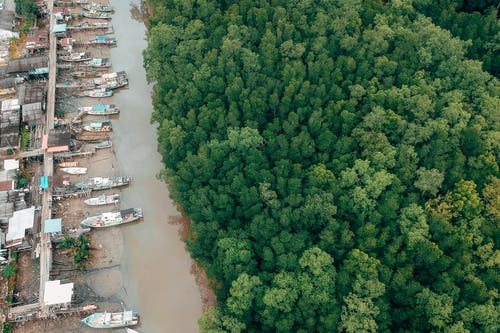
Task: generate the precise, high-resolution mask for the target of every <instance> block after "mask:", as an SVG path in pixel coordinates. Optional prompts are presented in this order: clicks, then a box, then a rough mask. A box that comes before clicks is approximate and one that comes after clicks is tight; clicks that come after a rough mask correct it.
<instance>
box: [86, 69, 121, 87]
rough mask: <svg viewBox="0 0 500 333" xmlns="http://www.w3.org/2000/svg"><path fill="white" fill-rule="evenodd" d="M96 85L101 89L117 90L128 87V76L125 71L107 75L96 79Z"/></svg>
mask: <svg viewBox="0 0 500 333" xmlns="http://www.w3.org/2000/svg"><path fill="white" fill-rule="evenodd" d="M93 82H94V84H95V85H96V86H97V87H99V88H101V89H108V90H111V89H116V88H121V87H124V86H126V85H128V76H127V73H126V72H125V71H120V72H114V73H106V74H103V75H101V77H99V78H95V79H94V81H93Z"/></svg>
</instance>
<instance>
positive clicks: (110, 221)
mask: <svg viewBox="0 0 500 333" xmlns="http://www.w3.org/2000/svg"><path fill="white" fill-rule="evenodd" d="M142 216H143V215H142V209H140V208H129V209H123V210H120V211H118V212H107V213H102V214H99V215H95V216H89V217H87V218H85V219H83V221H82V222H80V224H81V225H82V226H85V227H88V228H107V227H114V226H117V225H121V224H125V223H130V222H134V221H137V220H139V219H141V218H142Z"/></svg>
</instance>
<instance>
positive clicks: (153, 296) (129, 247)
mask: <svg viewBox="0 0 500 333" xmlns="http://www.w3.org/2000/svg"><path fill="white" fill-rule="evenodd" d="M112 5H113V6H114V7H115V14H114V15H113V20H112V23H113V26H114V29H115V36H116V38H117V40H118V46H117V47H116V48H114V49H112V50H111V59H112V62H113V68H114V70H115V71H118V70H125V71H127V73H128V75H129V88H128V89H127V90H123V91H120V92H119V93H117V94H116V95H115V96H116V97H115V98H116V104H117V105H118V106H119V107H120V108H121V114H120V118H119V120H118V121H114V122H113V130H114V147H115V151H116V156H117V159H118V161H119V164H120V171H121V174H123V175H129V176H132V177H133V183H132V185H131V186H130V187H129V188H127V189H125V190H124V191H122V204H121V206H122V207H123V208H126V207H142V209H143V211H144V221H143V222H142V223H139V224H135V225H131V226H129V227H126V228H122V230H123V231H122V232H123V238H124V248H125V250H124V253H123V260H122V265H121V272H122V280H123V286H124V288H123V292H122V294H123V295H122V298H123V300H124V303H125V305H126V306H127V307H128V308H131V309H136V310H137V311H139V312H140V314H141V327H140V329H139V331H141V332H147V333H167V332H175V333H190V332H198V326H197V319H198V318H199V317H200V316H201V313H202V310H201V300H200V295H199V290H198V287H197V286H196V284H195V280H194V277H193V275H192V274H190V265H191V259H190V257H189V253H187V251H186V250H185V247H184V243H183V242H182V241H181V240H180V239H179V236H178V227H176V226H174V225H171V224H169V223H168V222H169V221H170V220H172V219H175V218H176V217H179V213H178V212H177V210H176V209H175V206H174V204H173V202H172V201H171V199H170V198H169V192H168V190H167V188H166V186H165V184H164V183H162V182H160V181H159V180H157V179H156V174H157V173H158V172H159V171H160V170H161V168H162V164H161V157H160V155H159V154H158V152H157V149H156V142H157V141H156V129H155V126H154V125H151V124H150V116H151V112H152V106H151V87H150V86H148V84H147V82H146V76H145V75H146V74H145V70H144V68H143V66H142V50H143V49H144V48H145V47H146V45H147V42H146V40H145V33H146V28H145V26H144V24H143V23H142V22H139V21H136V20H134V19H133V18H132V16H131V11H130V10H131V3H130V2H129V1H128V0H114V1H112Z"/></svg>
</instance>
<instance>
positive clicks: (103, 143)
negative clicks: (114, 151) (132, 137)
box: [94, 140, 113, 149]
mask: <svg viewBox="0 0 500 333" xmlns="http://www.w3.org/2000/svg"><path fill="white" fill-rule="evenodd" d="M112 146H113V142H111V141H110V140H106V141H101V142H98V143H96V145H95V146H94V148H95V149H104V148H111V147H112Z"/></svg>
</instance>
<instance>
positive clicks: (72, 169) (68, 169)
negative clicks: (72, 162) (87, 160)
mask: <svg viewBox="0 0 500 333" xmlns="http://www.w3.org/2000/svg"><path fill="white" fill-rule="evenodd" d="M59 170H61V171H62V172H64V173H68V174H70V175H85V174H86V173H87V168H78V167H66V168H59Z"/></svg>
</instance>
